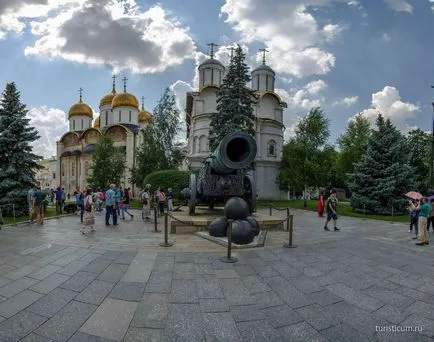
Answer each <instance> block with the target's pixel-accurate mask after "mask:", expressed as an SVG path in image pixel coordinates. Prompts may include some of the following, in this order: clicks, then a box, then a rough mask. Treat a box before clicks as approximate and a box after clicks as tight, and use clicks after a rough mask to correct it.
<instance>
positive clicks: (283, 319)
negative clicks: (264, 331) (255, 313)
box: [262, 304, 303, 328]
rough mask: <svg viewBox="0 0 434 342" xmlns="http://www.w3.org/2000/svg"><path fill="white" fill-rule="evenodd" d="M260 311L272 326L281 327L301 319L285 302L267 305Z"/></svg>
mask: <svg viewBox="0 0 434 342" xmlns="http://www.w3.org/2000/svg"><path fill="white" fill-rule="evenodd" d="M262 311H263V312H264V314H265V317H266V318H267V319H268V321H269V322H270V323H271V325H272V326H273V327H274V328H281V327H284V326H287V325H290V324H294V323H299V322H302V321H303V318H302V317H301V316H300V315H299V314H298V313H297V312H296V311H295V310H293V309H291V308H290V307H289V306H288V305H286V304H284V305H279V306H273V307H269V308H266V309H263V310H262Z"/></svg>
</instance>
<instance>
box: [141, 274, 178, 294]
mask: <svg viewBox="0 0 434 342" xmlns="http://www.w3.org/2000/svg"><path fill="white" fill-rule="evenodd" d="M172 276H173V272H171V271H164V270H153V271H152V272H151V275H150V277H149V280H148V283H147V284H146V289H145V292H154V293H170V292H171V291H172Z"/></svg>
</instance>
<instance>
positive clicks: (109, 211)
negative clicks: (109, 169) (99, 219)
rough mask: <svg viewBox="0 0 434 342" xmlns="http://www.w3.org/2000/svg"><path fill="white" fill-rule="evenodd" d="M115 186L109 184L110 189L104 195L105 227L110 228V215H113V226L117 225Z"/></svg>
mask: <svg viewBox="0 0 434 342" xmlns="http://www.w3.org/2000/svg"><path fill="white" fill-rule="evenodd" d="M115 195H116V193H115V185H114V184H110V188H109V189H108V190H107V191H106V193H105V210H106V211H105V225H106V226H110V215H113V225H114V226H117V225H118V215H117V212H116V203H115Z"/></svg>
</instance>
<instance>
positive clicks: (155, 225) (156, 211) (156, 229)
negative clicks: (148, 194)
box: [154, 207, 161, 233]
mask: <svg viewBox="0 0 434 342" xmlns="http://www.w3.org/2000/svg"><path fill="white" fill-rule="evenodd" d="M157 215H158V209H157V207H154V233H160V232H161V231H159V230H158V221H157Z"/></svg>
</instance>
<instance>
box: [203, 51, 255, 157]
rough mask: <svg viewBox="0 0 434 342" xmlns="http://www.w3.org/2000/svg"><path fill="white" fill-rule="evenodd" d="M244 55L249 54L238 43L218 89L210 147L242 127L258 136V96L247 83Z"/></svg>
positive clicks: (243, 129)
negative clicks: (256, 131)
mask: <svg viewBox="0 0 434 342" xmlns="http://www.w3.org/2000/svg"><path fill="white" fill-rule="evenodd" d="M245 59H246V55H245V54H244V53H243V50H242V49H241V46H239V45H238V47H237V48H236V49H235V55H234V57H233V58H232V60H231V62H230V64H229V68H228V72H227V73H226V75H225V77H224V79H223V83H222V85H221V86H220V88H219V89H218V90H217V113H214V114H213V116H212V118H211V123H210V126H211V129H210V131H209V147H210V149H211V151H212V150H214V149H215V148H216V147H217V146H218V144H219V143H220V141H221V139H223V137H224V136H225V135H227V134H229V133H232V132H235V131H242V132H246V133H248V134H250V135H252V136H253V137H254V136H255V116H254V113H253V104H254V103H255V102H256V96H255V92H254V91H253V90H252V89H250V88H248V87H247V83H248V82H249V81H250V74H249V68H248V67H247V64H246V63H245Z"/></svg>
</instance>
